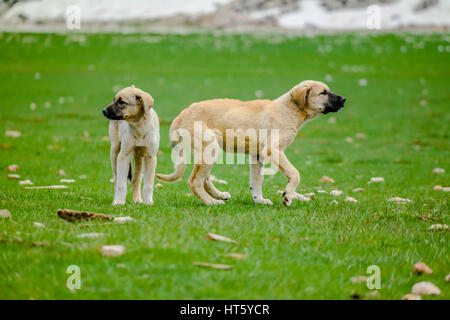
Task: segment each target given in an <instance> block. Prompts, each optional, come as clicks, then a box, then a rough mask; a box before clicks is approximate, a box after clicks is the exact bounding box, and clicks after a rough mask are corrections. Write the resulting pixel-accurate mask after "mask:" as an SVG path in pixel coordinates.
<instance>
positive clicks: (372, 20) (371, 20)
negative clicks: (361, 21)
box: [366, 5, 381, 30]
mask: <svg viewBox="0 0 450 320" xmlns="http://www.w3.org/2000/svg"><path fill="white" fill-rule="evenodd" d="M366 13H367V15H368V17H367V20H366V26H367V29H369V30H380V29H381V8H380V7H379V6H377V5H371V6H368V7H367V9H366Z"/></svg>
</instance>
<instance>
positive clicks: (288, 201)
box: [283, 191, 292, 207]
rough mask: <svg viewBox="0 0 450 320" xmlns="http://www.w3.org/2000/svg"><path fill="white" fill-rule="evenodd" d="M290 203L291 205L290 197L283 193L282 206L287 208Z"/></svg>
mask: <svg viewBox="0 0 450 320" xmlns="http://www.w3.org/2000/svg"><path fill="white" fill-rule="evenodd" d="M291 203H292V197H290V196H288V195H287V194H286V191H285V192H283V204H284V205H285V206H286V207H289V206H290V205H291Z"/></svg>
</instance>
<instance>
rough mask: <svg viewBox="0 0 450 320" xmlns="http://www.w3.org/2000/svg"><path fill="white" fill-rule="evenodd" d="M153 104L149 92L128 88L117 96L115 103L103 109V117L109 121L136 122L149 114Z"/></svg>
mask: <svg viewBox="0 0 450 320" xmlns="http://www.w3.org/2000/svg"><path fill="white" fill-rule="evenodd" d="M153 102H154V100H153V98H152V96H151V95H149V94H148V93H147V92H145V91H142V90H141V89H138V88H135V87H134V86H131V87H127V88H124V89H122V90H120V91H119V92H118V93H117V94H116V95H115V97H114V100H113V102H112V103H111V104H110V105H109V106H107V107H106V108H104V109H103V115H104V116H105V117H106V118H108V119H109V120H126V121H136V120H138V119H139V118H140V117H142V116H143V115H145V114H147V113H148V112H149V110H150V108H151V107H152V106H153Z"/></svg>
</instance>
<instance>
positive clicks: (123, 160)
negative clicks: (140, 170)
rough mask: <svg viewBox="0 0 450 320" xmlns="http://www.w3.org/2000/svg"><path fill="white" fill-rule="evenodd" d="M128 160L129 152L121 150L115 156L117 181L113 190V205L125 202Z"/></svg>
mask: <svg viewBox="0 0 450 320" xmlns="http://www.w3.org/2000/svg"><path fill="white" fill-rule="evenodd" d="M130 161H131V152H124V151H123V150H121V151H120V153H119V155H118V156H117V181H116V185H115V192H114V202H113V204H114V205H118V204H125V202H126V200H127V177H128V170H129V168H130Z"/></svg>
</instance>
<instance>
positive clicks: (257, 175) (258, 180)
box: [250, 155, 272, 205]
mask: <svg viewBox="0 0 450 320" xmlns="http://www.w3.org/2000/svg"><path fill="white" fill-rule="evenodd" d="M263 167H264V163H263V162H262V161H261V158H260V157H259V156H258V155H250V190H251V191H252V198H253V201H254V202H255V203H260V204H268V205H272V201H270V200H269V199H264V198H263V194H262V185H263V182H264V175H263V173H262V169H263Z"/></svg>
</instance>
